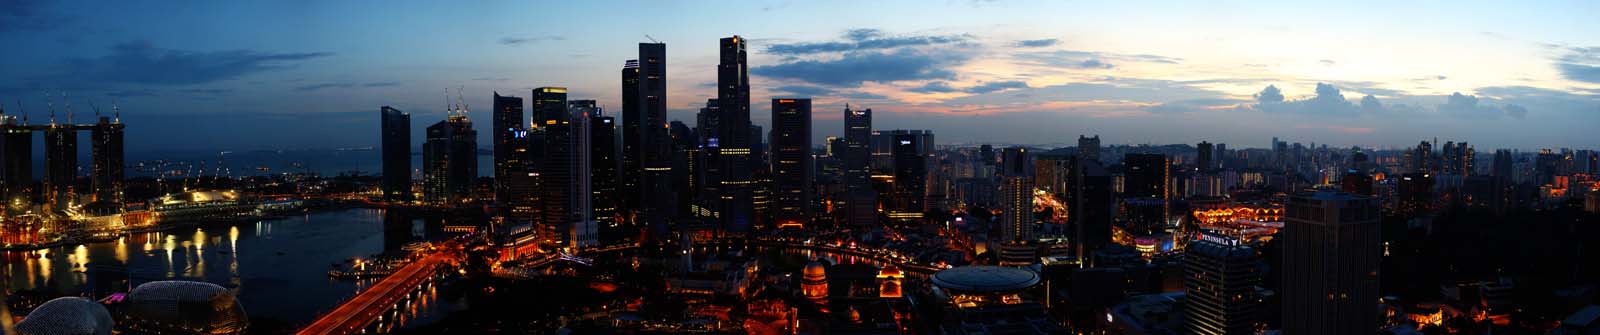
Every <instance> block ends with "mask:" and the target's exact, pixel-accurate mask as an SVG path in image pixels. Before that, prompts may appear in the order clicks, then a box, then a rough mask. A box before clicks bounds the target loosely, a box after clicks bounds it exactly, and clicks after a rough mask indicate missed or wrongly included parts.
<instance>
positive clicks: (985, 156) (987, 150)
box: [978, 144, 996, 166]
mask: <svg viewBox="0 0 1600 335" xmlns="http://www.w3.org/2000/svg"><path fill="white" fill-rule="evenodd" d="M995 161H996V159H995V154H994V146H992V145H988V144H984V145H980V146H978V164H979V165H989V166H993V165H994V164H995Z"/></svg>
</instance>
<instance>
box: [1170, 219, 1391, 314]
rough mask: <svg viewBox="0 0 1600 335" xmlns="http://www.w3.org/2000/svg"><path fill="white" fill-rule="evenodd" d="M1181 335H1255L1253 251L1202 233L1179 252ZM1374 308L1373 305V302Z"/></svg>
mask: <svg viewBox="0 0 1600 335" xmlns="http://www.w3.org/2000/svg"><path fill="white" fill-rule="evenodd" d="M1183 263H1184V272H1185V276H1184V285H1183V287H1184V291H1185V292H1186V294H1185V295H1187V296H1188V302H1187V303H1186V304H1185V307H1184V316H1185V317H1184V320H1185V326H1184V329H1185V332H1184V333H1186V334H1205V335H1234V334H1240V335H1244V334H1255V328H1256V327H1255V325H1256V320H1257V319H1258V318H1257V317H1256V307H1257V305H1259V302H1260V298H1258V297H1257V296H1256V285H1259V284H1261V268H1260V266H1259V265H1260V264H1259V263H1260V257H1259V256H1258V254H1257V253H1256V251H1255V249H1253V248H1250V247H1249V246H1247V245H1244V244H1241V243H1239V240H1238V239H1237V238H1234V237H1230V236H1222V235H1218V234H1211V233H1209V232H1206V233H1202V234H1201V235H1200V240H1198V241H1193V242H1190V243H1189V246H1188V248H1186V249H1185V250H1184V255H1183ZM1374 303H1376V302H1374Z"/></svg>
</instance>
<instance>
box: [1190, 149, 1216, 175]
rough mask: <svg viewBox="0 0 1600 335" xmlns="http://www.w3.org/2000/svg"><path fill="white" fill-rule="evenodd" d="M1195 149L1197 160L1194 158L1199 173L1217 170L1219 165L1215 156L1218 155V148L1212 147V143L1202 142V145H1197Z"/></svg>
mask: <svg viewBox="0 0 1600 335" xmlns="http://www.w3.org/2000/svg"><path fill="white" fill-rule="evenodd" d="M1194 147H1195V158H1194V167H1195V170H1198V171H1201V172H1209V171H1211V170H1214V169H1216V164H1217V163H1216V158H1215V157H1216V156H1214V155H1215V154H1216V148H1213V147H1212V146H1211V142H1206V141H1200V144H1196V145H1195V146H1194Z"/></svg>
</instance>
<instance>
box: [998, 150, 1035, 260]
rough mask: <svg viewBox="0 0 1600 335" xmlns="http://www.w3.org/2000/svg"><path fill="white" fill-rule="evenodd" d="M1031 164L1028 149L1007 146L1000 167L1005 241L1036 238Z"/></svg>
mask: <svg viewBox="0 0 1600 335" xmlns="http://www.w3.org/2000/svg"><path fill="white" fill-rule="evenodd" d="M1029 170H1032V167H1031V164H1028V149H1025V148H1021V147H1014V148H1006V149H1005V150H1004V154H1003V157H1002V165H1001V169H1000V172H999V173H1000V175H1001V177H1000V178H1001V183H1000V197H1001V199H1000V204H1001V210H1003V211H1004V212H1002V213H1001V215H1000V229H1002V231H1001V234H1000V235H1001V238H1003V239H1004V240H1005V241H1033V178H1032V177H1031V176H1029V175H1028V171H1029Z"/></svg>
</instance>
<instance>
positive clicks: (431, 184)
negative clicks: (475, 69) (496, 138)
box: [422, 106, 478, 205]
mask: <svg viewBox="0 0 1600 335" xmlns="http://www.w3.org/2000/svg"><path fill="white" fill-rule="evenodd" d="M422 169H423V171H422V175H423V176H422V183H423V188H422V198H423V200H424V201H427V202H428V203H432V204H451V205H457V204H460V203H462V202H463V201H466V200H469V199H471V198H472V191H473V188H474V184H475V183H474V182H473V181H474V180H476V179H477V177H478V131H476V130H473V129H472V120H470V119H468V118H467V109H466V107H464V106H463V107H456V108H452V109H451V110H450V111H449V112H448V115H447V116H446V117H445V119H444V120H443V121H439V122H438V123H435V124H433V125H432V126H428V136H427V139H426V140H425V142H423V144H422Z"/></svg>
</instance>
